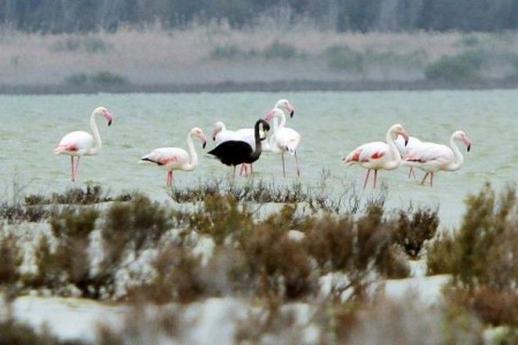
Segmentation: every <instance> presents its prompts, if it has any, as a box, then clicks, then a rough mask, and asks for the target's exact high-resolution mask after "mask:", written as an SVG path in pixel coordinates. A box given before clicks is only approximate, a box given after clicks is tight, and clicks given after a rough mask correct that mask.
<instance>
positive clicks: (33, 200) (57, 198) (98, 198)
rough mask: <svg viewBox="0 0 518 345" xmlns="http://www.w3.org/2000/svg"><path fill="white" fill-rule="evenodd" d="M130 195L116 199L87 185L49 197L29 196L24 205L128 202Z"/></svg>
mask: <svg viewBox="0 0 518 345" xmlns="http://www.w3.org/2000/svg"><path fill="white" fill-rule="evenodd" d="M131 198H132V196H131V195H130V194H120V195H118V196H116V197H111V196H109V195H106V193H105V192H104V191H103V190H102V187H101V186H99V185H87V186H86V189H84V190H83V189H82V188H69V189H67V190H66V191H64V192H63V193H52V194H51V195H50V196H44V195H39V194H31V195H27V196H26V197H25V200H24V201H25V205H31V206H34V205H49V204H78V205H89V204H98V203H101V202H107V201H129V200H131Z"/></svg>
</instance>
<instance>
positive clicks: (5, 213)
mask: <svg viewBox="0 0 518 345" xmlns="http://www.w3.org/2000/svg"><path fill="white" fill-rule="evenodd" d="M47 216H48V212H47V211H46V210H45V209H44V208H42V207H40V206H24V205H22V204H20V203H15V204H9V203H6V202H4V203H2V204H0V219H5V220H6V221H7V223H16V222H22V221H25V222H38V221H40V220H42V219H44V218H46V217H47Z"/></svg>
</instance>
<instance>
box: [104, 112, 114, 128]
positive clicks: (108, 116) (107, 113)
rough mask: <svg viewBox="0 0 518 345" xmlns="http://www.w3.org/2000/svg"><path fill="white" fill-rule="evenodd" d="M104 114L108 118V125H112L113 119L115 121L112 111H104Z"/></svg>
mask: <svg viewBox="0 0 518 345" xmlns="http://www.w3.org/2000/svg"><path fill="white" fill-rule="evenodd" d="M103 116H104V118H105V119H106V121H108V126H111V125H112V121H113V116H112V114H110V112H108V111H105V112H103Z"/></svg>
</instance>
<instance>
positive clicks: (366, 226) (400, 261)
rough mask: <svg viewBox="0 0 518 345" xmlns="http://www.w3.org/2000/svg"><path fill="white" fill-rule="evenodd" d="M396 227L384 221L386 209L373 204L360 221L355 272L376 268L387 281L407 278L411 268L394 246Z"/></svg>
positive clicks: (354, 261) (358, 222) (354, 263)
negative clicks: (394, 229) (394, 228)
mask: <svg viewBox="0 0 518 345" xmlns="http://www.w3.org/2000/svg"><path fill="white" fill-rule="evenodd" d="M392 229H393V225H392V224H391V223H390V222H389V221H387V220H384V219H383V206H382V205H380V204H376V203H373V204H371V205H369V206H368V207H367V210H366V212H365V215H363V216H362V217H360V218H359V219H358V221H357V230H356V231H357V234H356V237H357V238H356V243H355V244H356V250H357V253H356V255H355V258H354V260H353V269H352V272H353V273H354V272H360V274H364V273H363V272H368V271H369V270H370V269H372V268H375V269H376V271H377V272H378V273H380V274H381V275H383V276H385V277H387V278H405V277H408V275H409V274H410V268H409V267H408V264H407V262H406V261H405V260H404V258H403V257H402V256H401V255H399V253H398V251H397V248H396V246H394V244H393V233H392V232H393V230H392Z"/></svg>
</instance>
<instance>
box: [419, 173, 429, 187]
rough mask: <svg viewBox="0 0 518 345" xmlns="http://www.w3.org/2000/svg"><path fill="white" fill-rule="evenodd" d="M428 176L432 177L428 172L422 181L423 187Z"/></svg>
mask: <svg viewBox="0 0 518 345" xmlns="http://www.w3.org/2000/svg"><path fill="white" fill-rule="evenodd" d="M428 175H430V173H428V172H427V173H426V174H424V177H423V180H422V181H421V185H423V186H424V181H426V178H427V177H428Z"/></svg>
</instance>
